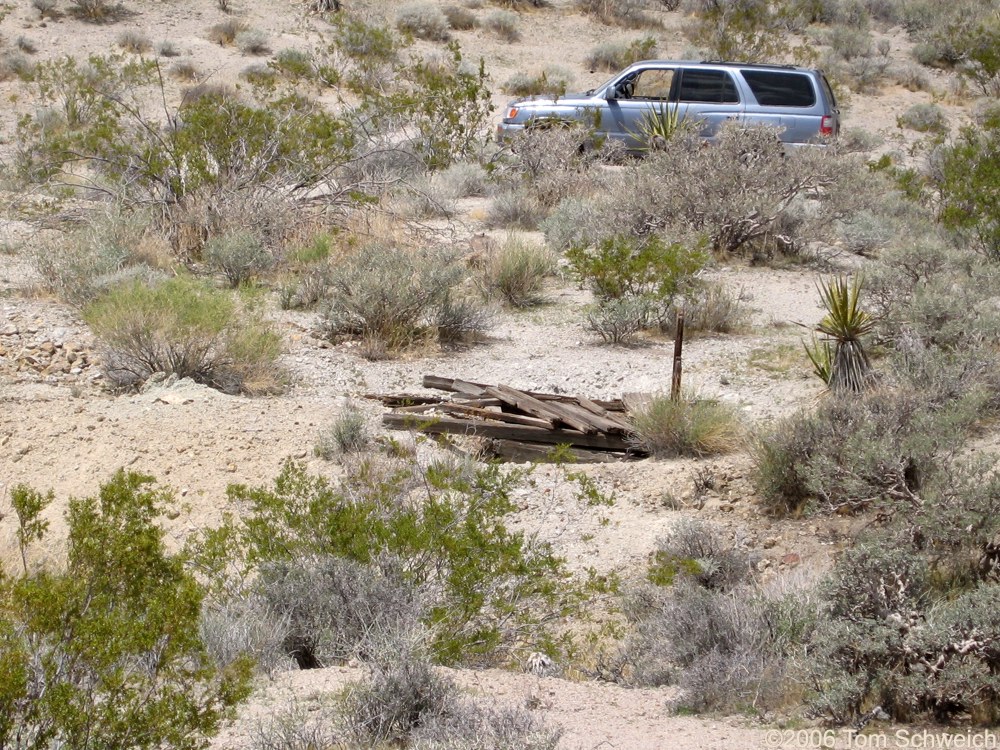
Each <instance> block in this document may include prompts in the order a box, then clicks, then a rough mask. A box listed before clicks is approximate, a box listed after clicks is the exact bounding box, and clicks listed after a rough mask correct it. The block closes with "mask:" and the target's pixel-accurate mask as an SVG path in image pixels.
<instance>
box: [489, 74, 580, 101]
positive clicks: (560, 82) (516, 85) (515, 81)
mask: <svg viewBox="0 0 1000 750" xmlns="http://www.w3.org/2000/svg"><path fill="white" fill-rule="evenodd" d="M568 86H569V74H568V73H567V72H565V71H560V70H554V69H547V70H543V71H542V72H541V73H536V74H533V75H531V74H528V73H515V74H514V75H512V76H511V77H510V78H508V79H507V81H506V82H505V83H504V84H503V86H502V87H501V90H502V91H503V92H504V93H505V94H509V95H510V96H518V97H521V96H535V95H538V94H553V95H555V96H562V95H563V94H565V93H566V89H567V88H568Z"/></svg>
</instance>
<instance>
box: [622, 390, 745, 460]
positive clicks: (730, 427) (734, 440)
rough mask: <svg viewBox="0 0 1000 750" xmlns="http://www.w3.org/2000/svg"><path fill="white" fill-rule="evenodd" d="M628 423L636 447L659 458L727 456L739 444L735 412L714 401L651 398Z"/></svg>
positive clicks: (741, 439)
mask: <svg viewBox="0 0 1000 750" xmlns="http://www.w3.org/2000/svg"><path fill="white" fill-rule="evenodd" d="M631 420H632V427H633V430H634V436H633V439H634V440H635V443H636V445H637V446H639V447H640V448H642V449H643V450H645V451H648V452H649V453H651V454H652V455H654V456H657V457H660V458H670V457H674V456H713V455H719V454H722V453H731V452H733V451H735V450H737V449H738V448H739V447H740V446H741V445H742V442H743V428H742V426H741V425H740V422H739V418H738V417H737V414H736V410H735V409H734V408H733V407H732V406H730V405H729V404H725V403H723V402H721V401H716V400H708V399H688V398H680V399H678V400H676V401H675V400H673V399H671V398H670V396H669V395H654V396H651V397H650V398H649V399H648V400H647V401H646V402H645V403H644V404H642V405H641V406H639V407H638V408H636V409H635V410H634V411H632V413H631Z"/></svg>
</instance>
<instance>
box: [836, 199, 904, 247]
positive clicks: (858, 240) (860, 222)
mask: <svg viewBox="0 0 1000 750" xmlns="http://www.w3.org/2000/svg"><path fill="white" fill-rule="evenodd" d="M837 227H838V233H839V234H840V238H841V241H842V242H843V245H844V247H845V248H846V249H847V250H849V251H850V252H852V253H856V254H857V255H865V256H871V255H874V254H875V253H876V252H877V251H878V250H881V249H882V248H884V247H886V246H888V245H889V244H890V243H891V242H892V241H893V240H894V239H895V238H896V237H897V236H898V233H897V228H896V227H895V226H894V225H893V223H892V222H891V221H890V220H889V219H888V218H887V217H886V216H883V215H879V214H877V213H875V212H874V211H871V210H869V209H865V210H862V211H858V212H857V213H856V214H854V215H853V216H850V217H847V218H844V219H841V220H840V221H839V222H838V223H837Z"/></svg>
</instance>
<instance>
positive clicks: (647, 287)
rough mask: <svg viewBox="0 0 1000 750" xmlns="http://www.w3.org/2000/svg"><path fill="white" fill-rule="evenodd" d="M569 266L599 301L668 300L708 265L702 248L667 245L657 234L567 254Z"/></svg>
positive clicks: (610, 240)
mask: <svg viewBox="0 0 1000 750" xmlns="http://www.w3.org/2000/svg"><path fill="white" fill-rule="evenodd" d="M566 258H567V260H569V263H570V267H571V268H572V269H573V272H574V273H576V274H577V275H578V276H579V277H580V279H581V280H582V281H583V282H584V283H585V284H586V285H587V286H588V287H590V289H591V290H592V291H593V292H594V294H595V295H596V296H597V297H598V298H600V299H616V298H618V297H623V296H626V295H630V296H646V297H651V298H654V299H660V300H669V299H671V298H672V297H673V296H674V295H675V294H677V293H678V292H679V291H680V290H681V289H682V288H683V286H684V285H685V284H686V283H688V282H690V281H691V280H692V279H693V278H694V276H695V274H697V273H698V272H699V271H700V270H701V269H702V268H703V267H704V265H705V264H706V263H707V261H708V258H707V256H706V255H705V253H704V251H703V250H702V248H700V247H698V246H697V245H694V246H691V245H689V244H686V243H682V242H675V243H672V244H667V243H666V242H665V241H664V240H663V239H662V238H661V237H659V236H658V235H649V236H647V237H643V238H636V237H633V236H629V235H624V234H622V235H617V236H614V237H609V238H608V239H606V240H603V241H602V242H601V243H600V244H599V245H598V246H597V247H596V248H588V247H581V246H577V247H573V248H570V249H569V250H568V251H567V252H566Z"/></svg>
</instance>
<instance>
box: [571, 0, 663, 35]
mask: <svg viewBox="0 0 1000 750" xmlns="http://www.w3.org/2000/svg"><path fill="white" fill-rule="evenodd" d="M576 7H577V8H578V9H579V10H580V11H581V12H582V13H586V14H587V15H588V16H593V17H594V18H596V19H597V20H599V21H600V22H601V23H604V24H608V25H609V26H624V27H626V28H630V29H641V28H651V27H652V28H655V27H658V26H659V25H660V24H659V22H658V21H657V20H656V19H655V18H653V17H652V16H650V15H649V14H648V13H647V12H646V4H645V3H644V2H643V0H576Z"/></svg>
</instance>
